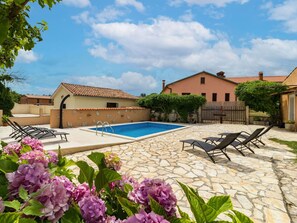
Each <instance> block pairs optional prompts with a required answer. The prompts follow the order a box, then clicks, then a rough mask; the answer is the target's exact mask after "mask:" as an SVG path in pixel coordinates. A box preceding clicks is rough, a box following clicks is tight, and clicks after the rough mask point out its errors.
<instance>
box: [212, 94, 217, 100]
mask: <svg viewBox="0 0 297 223" xmlns="http://www.w3.org/2000/svg"><path fill="white" fill-rule="evenodd" d="M212 101H217V93H212Z"/></svg>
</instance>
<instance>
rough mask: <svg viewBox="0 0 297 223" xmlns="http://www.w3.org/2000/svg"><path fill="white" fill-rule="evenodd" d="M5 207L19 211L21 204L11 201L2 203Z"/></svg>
mask: <svg viewBox="0 0 297 223" xmlns="http://www.w3.org/2000/svg"><path fill="white" fill-rule="evenodd" d="M3 204H4V206H5V207H10V208H13V209H14V210H17V211H18V210H19V209H20V207H21V203H20V202H19V201H17V200H13V201H4V202H3Z"/></svg>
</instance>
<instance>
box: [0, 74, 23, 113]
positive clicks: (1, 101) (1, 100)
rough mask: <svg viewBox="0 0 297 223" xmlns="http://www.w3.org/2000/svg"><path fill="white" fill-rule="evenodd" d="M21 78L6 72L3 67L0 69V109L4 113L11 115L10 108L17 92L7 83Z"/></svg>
mask: <svg viewBox="0 0 297 223" xmlns="http://www.w3.org/2000/svg"><path fill="white" fill-rule="evenodd" d="M22 80H24V79H23V78H21V77H18V76H16V75H15V74H13V73H8V72H7V71H6V70H5V69H1V70H0V109H2V110H3V114H4V115H8V116H11V109H13V106H14V102H16V101H15V100H17V98H18V96H17V95H16V94H17V93H16V92H14V91H11V90H10V88H9V87H7V83H12V82H16V81H17V82H19V81H22Z"/></svg>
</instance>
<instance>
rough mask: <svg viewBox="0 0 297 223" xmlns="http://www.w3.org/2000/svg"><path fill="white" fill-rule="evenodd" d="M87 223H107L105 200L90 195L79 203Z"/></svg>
mask: <svg viewBox="0 0 297 223" xmlns="http://www.w3.org/2000/svg"><path fill="white" fill-rule="evenodd" d="M78 206H79V208H80V211H81V215H82V217H83V219H84V220H85V223H106V214H105V212H106V210H107V208H106V207H105V204H104V202H103V200H101V199H100V198H99V197H97V196H94V195H90V196H87V197H84V198H83V199H82V200H81V201H79V202H78Z"/></svg>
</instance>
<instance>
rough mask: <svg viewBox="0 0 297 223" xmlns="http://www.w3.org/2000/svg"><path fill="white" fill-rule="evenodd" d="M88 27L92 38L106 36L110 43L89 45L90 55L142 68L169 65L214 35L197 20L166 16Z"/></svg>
mask: <svg viewBox="0 0 297 223" xmlns="http://www.w3.org/2000/svg"><path fill="white" fill-rule="evenodd" d="M92 29H93V32H94V37H95V38H106V39H109V40H110V43H109V44H108V45H106V46H103V45H99V44H98V45H95V46H93V47H92V48H91V49H90V50H89V52H90V53H91V55H93V56H95V57H101V58H104V59H105V60H109V61H112V62H115V63H127V62H128V63H135V64H140V65H143V66H146V67H163V66H167V65H171V64H172V63H175V62H176V60H178V58H180V57H183V56H187V55H189V54H191V53H192V52H193V51H194V50H196V51H200V50H201V49H203V48H204V47H206V45H208V41H212V40H215V38H216V36H215V35H214V34H213V33H212V32H211V31H210V30H209V29H206V28H205V27H204V26H203V25H201V24H200V23H197V22H180V21H173V20H170V19H168V18H159V19H157V20H155V21H154V22H153V23H152V24H138V25H137V24H132V23H108V24H95V25H93V26H92ZM132 37H133V38H132ZM171 61H172V62H171Z"/></svg>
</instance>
